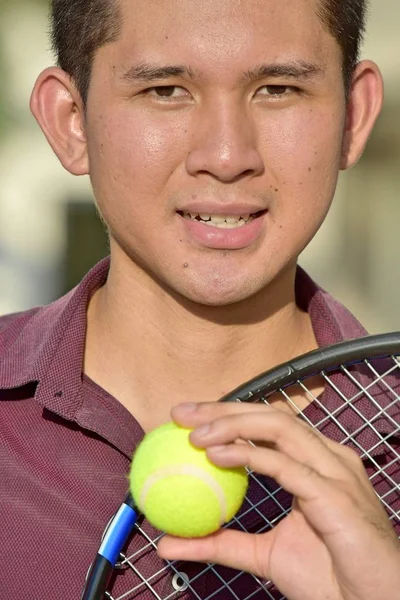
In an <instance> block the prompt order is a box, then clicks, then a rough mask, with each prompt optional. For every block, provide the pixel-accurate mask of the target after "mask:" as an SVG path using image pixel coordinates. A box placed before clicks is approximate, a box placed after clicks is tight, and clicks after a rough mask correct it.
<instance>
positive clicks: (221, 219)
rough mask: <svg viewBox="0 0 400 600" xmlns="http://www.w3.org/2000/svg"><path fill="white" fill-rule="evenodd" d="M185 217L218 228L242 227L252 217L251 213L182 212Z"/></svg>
mask: <svg viewBox="0 0 400 600" xmlns="http://www.w3.org/2000/svg"><path fill="white" fill-rule="evenodd" d="M183 217H184V218H185V219H189V220H193V221H198V222H200V221H201V222H202V223H203V224H204V225H208V226H209V227H219V228H220V229H235V228H236V227H243V225H246V223H248V222H249V221H252V220H253V219H254V217H253V216H252V215H206V214H203V213H201V214H199V213H184V214H183Z"/></svg>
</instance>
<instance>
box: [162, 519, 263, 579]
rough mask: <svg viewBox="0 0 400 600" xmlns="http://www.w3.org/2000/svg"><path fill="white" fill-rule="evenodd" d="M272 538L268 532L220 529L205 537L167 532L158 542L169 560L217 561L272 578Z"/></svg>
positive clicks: (163, 554)
mask: <svg viewBox="0 0 400 600" xmlns="http://www.w3.org/2000/svg"><path fill="white" fill-rule="evenodd" d="M268 538H269V535H268V534H262V535H252V534H249V533H244V532H241V531H235V530H232V529H220V530H219V531H217V532H216V533H213V534H212V535H209V536H207V537H204V538H190V539H185V538H177V537H172V536H169V535H167V536H164V537H163V538H162V539H161V540H160V542H159V544H158V555H159V556H160V558H163V559H166V560H185V561H195V562H201V563H215V564H218V565H223V566H226V567H230V568H232V569H236V570H238V571H245V572H248V573H252V574H253V575H256V576H258V577H262V578H266V579H269V577H268V573H267V572H268V564H269V553H270V552H269V551H270V546H271V544H270V540H269V539H268Z"/></svg>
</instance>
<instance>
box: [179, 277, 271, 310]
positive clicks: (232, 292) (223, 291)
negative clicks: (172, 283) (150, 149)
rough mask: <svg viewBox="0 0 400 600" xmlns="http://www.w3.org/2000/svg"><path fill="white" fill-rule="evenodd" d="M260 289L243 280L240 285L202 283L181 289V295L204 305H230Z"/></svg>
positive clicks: (245, 298) (241, 300)
mask: <svg viewBox="0 0 400 600" xmlns="http://www.w3.org/2000/svg"><path fill="white" fill-rule="evenodd" d="M258 291H259V287H256V286H254V284H253V285H250V284H249V285H244V282H243V280H242V281H241V282H240V285H238V284H237V283H236V284H234V285H229V286H228V285H225V286H218V287H216V286H211V285H209V286H207V285H204V284H203V285H200V286H198V287H196V288H195V287H192V288H191V289H190V290H188V289H186V290H181V291H180V293H181V295H183V296H185V297H186V298H187V299H188V300H190V301H191V302H194V303H196V304H199V305H203V306H213V307H221V306H229V305H232V304H237V303H239V302H243V301H244V300H247V299H248V298H250V297H251V296H253V295H254V294H256V293H257V292H258Z"/></svg>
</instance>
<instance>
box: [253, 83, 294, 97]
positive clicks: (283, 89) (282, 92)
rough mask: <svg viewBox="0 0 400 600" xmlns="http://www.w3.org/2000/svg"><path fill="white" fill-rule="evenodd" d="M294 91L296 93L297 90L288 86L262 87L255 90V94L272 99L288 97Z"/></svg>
mask: <svg viewBox="0 0 400 600" xmlns="http://www.w3.org/2000/svg"><path fill="white" fill-rule="evenodd" d="M296 91H298V89H297V88H295V87H293V86H290V85H263V86H262V87H261V88H259V89H258V90H257V92H261V95H262V96H269V97H273V98H274V97H275V98H281V97H282V96H289V95H290V94H293V93H294V92H296Z"/></svg>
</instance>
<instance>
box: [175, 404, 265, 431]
mask: <svg viewBox="0 0 400 600" xmlns="http://www.w3.org/2000/svg"><path fill="white" fill-rule="evenodd" d="M249 411H251V412H256V413H266V412H271V411H276V409H274V408H272V407H271V406H269V405H268V404H266V403H265V402H254V403H252V404H250V403H247V402H202V403H194V402H188V403H182V404H178V405H176V406H174V407H173V408H172V410H171V416H172V419H173V420H174V421H175V422H176V423H177V424H178V425H181V426H182V427H188V428H191V429H193V428H195V427H199V426H200V425H203V424H205V423H209V422H210V421H214V420H215V419H218V418H219V417H223V416H225V415H230V414H243V413H246V412H249Z"/></svg>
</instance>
